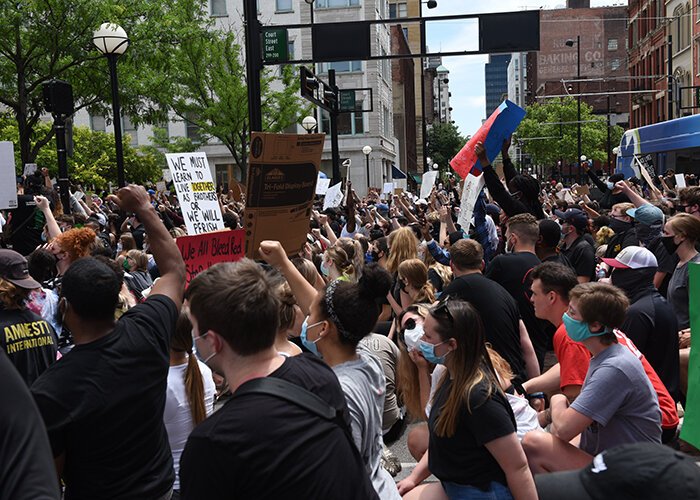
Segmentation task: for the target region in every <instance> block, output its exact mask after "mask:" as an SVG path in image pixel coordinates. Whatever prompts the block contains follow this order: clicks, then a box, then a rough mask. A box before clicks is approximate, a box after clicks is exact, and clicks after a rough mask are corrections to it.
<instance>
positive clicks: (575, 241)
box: [554, 208, 595, 283]
mask: <svg viewBox="0 0 700 500" xmlns="http://www.w3.org/2000/svg"><path fill="white" fill-rule="evenodd" d="M554 215H556V216H557V217H559V219H560V220H561V232H562V235H563V240H562V243H563V245H562V247H561V253H563V254H564V256H565V257H566V258H567V259H569V262H571V265H572V266H573V268H574V271H575V272H576V279H578V282H579V283H588V282H589V281H593V280H594V279H595V250H593V247H592V246H591V244H590V243H588V242H587V241H586V240H585V238H584V234H585V233H586V228H587V227H588V215H586V213H585V212H584V211H582V210H579V209H578V208H570V209H568V210H567V211H566V212H562V211H560V210H555V211H554Z"/></svg>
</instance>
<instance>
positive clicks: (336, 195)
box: [323, 182, 343, 210]
mask: <svg viewBox="0 0 700 500" xmlns="http://www.w3.org/2000/svg"><path fill="white" fill-rule="evenodd" d="M342 202H343V183H342V182H339V183H338V184H336V185H335V186H331V187H329V188H328V191H326V198H325V199H324V200H323V209H324V210H326V209H328V208H335V207H339V206H340V204H341V203H342Z"/></svg>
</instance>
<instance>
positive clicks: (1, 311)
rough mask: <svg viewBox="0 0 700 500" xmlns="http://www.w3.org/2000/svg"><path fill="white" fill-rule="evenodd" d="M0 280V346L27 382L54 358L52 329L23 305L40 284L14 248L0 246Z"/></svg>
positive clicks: (54, 337)
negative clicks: (0, 286) (1, 247)
mask: <svg viewBox="0 0 700 500" xmlns="http://www.w3.org/2000/svg"><path fill="white" fill-rule="evenodd" d="M0 284H1V285H3V286H2V289H1V290H2V291H0V347H1V348H2V349H3V350H4V351H5V352H6V353H7V355H8V356H9V358H10V360H11V361H12V363H13V364H14V365H15V368H17V370H18V371H19V373H20V375H21V376H22V378H23V379H24V381H25V382H26V383H27V385H28V386H29V385H31V384H32V382H34V380H36V378H37V377H38V376H39V375H41V374H42V372H43V371H44V370H46V368H48V367H49V365H51V364H52V363H53V362H54V361H56V333H55V332H54V330H53V328H52V327H51V325H49V323H47V322H46V320H44V319H43V318H41V317H40V316H39V315H38V314H36V313H34V312H32V311H30V310H29V309H27V307H26V305H25V303H26V301H27V297H28V296H29V292H30V291H31V290H33V289H36V288H41V285H40V284H39V283H38V282H37V281H36V280H34V278H32V277H31V276H30V275H29V269H28V268H27V259H25V258H24V257H23V256H21V255H20V254H18V253H17V252H15V251H14V250H6V249H0Z"/></svg>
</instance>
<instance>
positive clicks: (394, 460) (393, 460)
mask: <svg viewBox="0 0 700 500" xmlns="http://www.w3.org/2000/svg"><path fill="white" fill-rule="evenodd" d="M382 448H383V449H382V458H381V465H382V467H383V468H384V469H386V471H387V472H388V473H389V474H391V477H396V476H397V475H398V473H399V472H401V462H399V459H398V457H397V456H396V455H394V454H393V453H392V452H391V450H390V449H389V448H387V447H386V446H382Z"/></svg>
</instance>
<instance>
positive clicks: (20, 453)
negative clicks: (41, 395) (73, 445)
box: [0, 352, 61, 500]
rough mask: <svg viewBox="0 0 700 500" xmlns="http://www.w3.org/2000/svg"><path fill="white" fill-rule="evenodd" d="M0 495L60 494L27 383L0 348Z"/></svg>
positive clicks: (22, 498)
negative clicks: (0, 395)
mask: <svg viewBox="0 0 700 500" xmlns="http://www.w3.org/2000/svg"><path fill="white" fill-rule="evenodd" d="M0 380H2V393H1V394H2V399H0V442H2V446H0V498H3V499H8V500H9V499H12V500H59V499H60V498H61V494H60V490H59V488H58V480H57V477H56V469H55V467H54V464H53V460H52V455H51V447H50V446H49V440H48V439H47V437H46V430H45V429H44V424H43V422H42V421H41V415H39V411H38V410H37V408H36V404H34V400H33V399H32V396H31V395H30V394H29V389H28V388H27V384H26V383H25V382H24V381H23V380H22V379H21V378H20V376H19V374H18V373H17V370H15V368H14V367H13V366H12V363H11V362H10V360H9V359H8V358H7V356H6V355H5V353H4V352H0Z"/></svg>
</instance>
